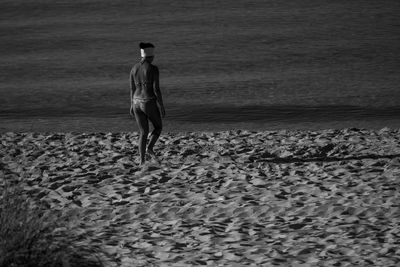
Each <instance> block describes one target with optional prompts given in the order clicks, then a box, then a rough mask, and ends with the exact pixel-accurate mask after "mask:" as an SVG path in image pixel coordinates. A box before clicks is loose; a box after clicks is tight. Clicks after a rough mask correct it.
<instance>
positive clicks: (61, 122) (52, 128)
mask: <svg viewBox="0 0 400 267" xmlns="http://www.w3.org/2000/svg"><path fill="white" fill-rule="evenodd" d="M151 128H152V125H151V124H150V129H151ZM346 128H358V129H369V130H379V129H382V128H391V129H400V119H393V118H376V119H369V120H357V119H354V120H338V121H328V122H322V121H297V120H287V121H264V122H247V123H246V122H235V123H223V122H222V123H216V122H211V123H205V122H203V123H189V122H179V121H171V120H168V118H167V119H165V120H163V133H179V132H202V131H207V132H217V131H227V130H235V129H243V130H250V131H268V130H273V131H276V130H293V131H296V130H298V131H321V130H327V129H336V130H340V129H346ZM134 131H138V128H137V125H136V121H135V120H134V119H133V118H129V117H107V118H90V117H79V118H73V117H62V118H46V119H43V118H26V119H23V118H20V119H14V118H13V119H10V118H0V134H1V133H5V132H42V133H44V132H114V133H118V132H134Z"/></svg>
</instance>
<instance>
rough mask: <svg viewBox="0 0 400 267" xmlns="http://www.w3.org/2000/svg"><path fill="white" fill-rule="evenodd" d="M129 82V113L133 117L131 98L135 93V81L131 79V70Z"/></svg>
mask: <svg viewBox="0 0 400 267" xmlns="http://www.w3.org/2000/svg"><path fill="white" fill-rule="evenodd" d="M129 82H130V87H131V92H130V95H131V96H130V100H131V108H130V110H129V113H130V114H131V115H132V116H133V96H134V95H135V91H136V85H135V79H134V77H133V69H132V71H131V73H130V75H129Z"/></svg>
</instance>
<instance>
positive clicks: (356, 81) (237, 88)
mask: <svg viewBox="0 0 400 267" xmlns="http://www.w3.org/2000/svg"><path fill="white" fill-rule="evenodd" d="M399 13H400V2H399V1H397V0H387V1H376V0H374V1H370V0H354V1H339V0H334V1H324V0H322V1H321V0H308V1H304V0H301V1H300V0H293V1H275V0H271V1H270V0H258V1H250V0H248V1H244V0H238V1H229V0H214V1H211V0H199V1H193V2H189V1H183V0H180V1H177V0H175V1H155V0H148V1H129V2H128V1H119V0H116V1H106V0H84V1H72V0H63V1H60V0H42V1H33V0H24V1H23V0H13V1H10V0H2V1H1V3H0V17H1V20H0V31H1V35H0V58H1V61H0V72H1V76H0V132H5V131H41V132H48V131H131V130H135V129H136V128H135V122H134V120H133V118H130V116H129V105H130V101H129V80H128V79H129V72H130V69H131V67H132V66H133V65H134V64H135V63H136V62H137V61H138V60H139V56H140V54H139V49H138V43H139V42H141V41H145V42H152V43H154V44H155V46H156V58H155V61H154V64H155V65H157V66H158V67H159V69H160V73H161V75H160V79H161V80H160V82H161V90H162V93H163V97H164V100H165V106H166V112H167V116H166V118H165V120H164V124H165V129H166V130H167V131H174V130H214V129H218V130H219V129H221V130H222V129H236V128H250V129H265V130H268V129H286V128H302V129H314V128H332V127H334V128H343V127H360V128H381V127H391V128H400V88H399V84H400V34H399V33H400V31H399V29H400V16H399V15H398V14H399Z"/></svg>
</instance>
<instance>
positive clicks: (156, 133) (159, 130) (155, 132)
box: [151, 125, 162, 136]
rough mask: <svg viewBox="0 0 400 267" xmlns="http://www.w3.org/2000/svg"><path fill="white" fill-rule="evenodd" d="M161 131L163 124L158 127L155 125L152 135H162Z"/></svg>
mask: <svg viewBox="0 0 400 267" xmlns="http://www.w3.org/2000/svg"><path fill="white" fill-rule="evenodd" d="M161 131H162V126H161V125H160V126H158V127H155V128H154V130H153V132H152V133H151V134H152V135H157V136H160V134H161Z"/></svg>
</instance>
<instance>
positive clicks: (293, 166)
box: [0, 128, 400, 267]
mask: <svg viewBox="0 0 400 267" xmlns="http://www.w3.org/2000/svg"><path fill="white" fill-rule="evenodd" d="M137 136H138V134H137V133H135V132H133V133H11V132H9V133H3V134H1V136H0V140H1V143H0V164H1V168H0V179H1V182H2V183H1V184H2V185H4V183H3V182H4V180H6V181H8V182H12V181H15V180H20V181H21V183H22V184H23V186H24V191H25V192H26V195H27V196H28V197H29V198H30V199H31V200H32V201H34V203H37V204H39V203H40V204H41V205H43V206H44V207H47V208H48V209H50V210H51V211H52V212H61V213H63V214H67V215H68V216H69V217H70V218H71V223H72V222H74V225H73V226H71V229H72V230H71V231H75V232H74V234H75V235H76V238H77V240H79V242H82V243H85V244H88V246H97V247H99V248H101V250H102V251H103V252H104V260H107V261H108V263H107V266H191V265H208V266H293V267H294V266H396V265H397V264H399V263H400V249H399V237H400V227H399V225H400V208H399V204H400V201H399V200H400V190H399V189H400V188H399V184H398V178H399V176H400V130H393V129H387V128H384V129H381V130H365V129H355V128H352V129H351V128H347V129H342V130H320V131H246V130H235V131H221V132H187V133H164V134H163V135H162V137H161V139H160V141H159V143H158V144H157V145H156V150H157V152H156V153H157V154H158V155H159V160H158V162H155V161H149V163H148V164H147V165H146V166H145V167H143V168H139V166H138V165H137V160H138V152H137Z"/></svg>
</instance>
